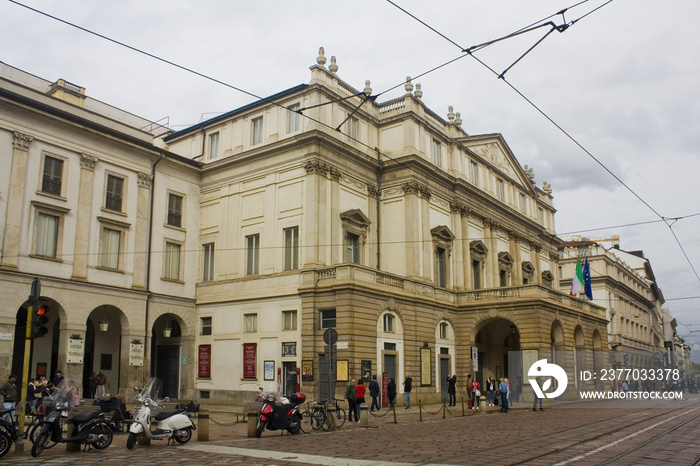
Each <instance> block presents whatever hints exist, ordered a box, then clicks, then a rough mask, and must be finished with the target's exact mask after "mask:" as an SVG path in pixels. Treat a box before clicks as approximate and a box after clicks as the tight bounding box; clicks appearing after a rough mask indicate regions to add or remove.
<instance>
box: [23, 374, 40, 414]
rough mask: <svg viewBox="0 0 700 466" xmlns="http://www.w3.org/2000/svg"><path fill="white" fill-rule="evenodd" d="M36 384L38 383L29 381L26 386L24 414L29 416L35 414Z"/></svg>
mask: <svg viewBox="0 0 700 466" xmlns="http://www.w3.org/2000/svg"><path fill="white" fill-rule="evenodd" d="M37 383H39V381H38V380H30V381H29V384H27V407H26V408H25V411H24V412H25V413H27V414H30V415H31V414H35V412H36V411H35V409H36V393H37V388H36V386H37Z"/></svg>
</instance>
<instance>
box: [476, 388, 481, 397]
mask: <svg viewBox="0 0 700 466" xmlns="http://www.w3.org/2000/svg"><path fill="white" fill-rule="evenodd" d="M476 396H481V390H479V389H478V388H477V389H476Z"/></svg>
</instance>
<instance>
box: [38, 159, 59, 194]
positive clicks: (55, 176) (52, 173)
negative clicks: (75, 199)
mask: <svg viewBox="0 0 700 466" xmlns="http://www.w3.org/2000/svg"><path fill="white" fill-rule="evenodd" d="M62 180H63V160H61V159H57V158H55V157H49V156H48V155H47V156H46V157H44V176H43V177H42V180H41V191H42V192H44V193H47V194H53V195H55V196H60V195H61V181H62Z"/></svg>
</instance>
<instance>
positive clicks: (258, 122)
mask: <svg viewBox="0 0 700 466" xmlns="http://www.w3.org/2000/svg"><path fill="white" fill-rule="evenodd" d="M250 128H251V132H250V144H251V145H255V144H260V143H261V142H262V140H263V117H257V118H253V119H252V120H251V121H250Z"/></svg>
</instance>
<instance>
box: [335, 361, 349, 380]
mask: <svg viewBox="0 0 700 466" xmlns="http://www.w3.org/2000/svg"><path fill="white" fill-rule="evenodd" d="M335 380H336V381H339V382H345V381H347V380H348V360H347V359H340V360H338V361H336V363H335Z"/></svg>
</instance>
